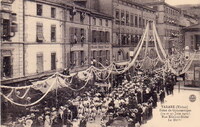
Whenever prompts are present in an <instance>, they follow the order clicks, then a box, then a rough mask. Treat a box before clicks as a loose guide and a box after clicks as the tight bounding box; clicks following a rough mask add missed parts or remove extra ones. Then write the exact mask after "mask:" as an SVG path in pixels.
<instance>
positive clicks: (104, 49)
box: [89, 11, 112, 66]
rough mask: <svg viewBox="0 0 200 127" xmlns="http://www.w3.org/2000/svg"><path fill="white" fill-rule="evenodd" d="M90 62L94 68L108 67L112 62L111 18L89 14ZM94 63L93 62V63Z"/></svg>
mask: <svg viewBox="0 0 200 127" xmlns="http://www.w3.org/2000/svg"><path fill="white" fill-rule="evenodd" d="M90 32H91V38H90V47H89V49H90V58H91V59H90V60H95V62H96V63H94V64H95V65H96V66H101V65H100V64H103V65H104V66H107V65H110V61H112V47H111V43H112V17H111V16H107V17H105V15H100V14H99V13H98V12H95V11H93V12H91V31H90ZM93 62H94V61H93Z"/></svg>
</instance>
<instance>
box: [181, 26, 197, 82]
mask: <svg viewBox="0 0 200 127" xmlns="http://www.w3.org/2000/svg"><path fill="white" fill-rule="evenodd" d="M183 34H184V46H185V47H186V48H185V53H186V54H187V55H188V56H189V55H190V52H194V51H195V52H196V55H195V57H194V61H193V62H192V65H191V67H190V69H189V70H188V71H187V72H186V78H187V80H189V81H193V83H192V84H193V85H199V81H200V64H199V63H200V24H196V25H192V26H189V27H185V28H183Z"/></svg>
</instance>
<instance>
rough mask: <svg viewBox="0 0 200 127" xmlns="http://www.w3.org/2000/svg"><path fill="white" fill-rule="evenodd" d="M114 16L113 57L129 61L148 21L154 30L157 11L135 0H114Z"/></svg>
mask: <svg viewBox="0 0 200 127" xmlns="http://www.w3.org/2000/svg"><path fill="white" fill-rule="evenodd" d="M113 16H114V21H113V59H114V60H115V61H117V62H122V61H128V60H129V59H130V57H129V52H130V51H133V50H134V47H135V46H136V45H137V44H138V42H139V40H140V39H141V37H142V34H143V32H144V29H145V27H146V24H147V23H148V22H149V23H150V24H151V25H150V26H151V29H150V30H152V22H153V21H155V17H156V15H155V11H154V10H153V9H151V8H149V7H146V6H143V5H141V4H138V3H135V2H133V1H126V0H114V1H113ZM150 36H152V33H150Z"/></svg>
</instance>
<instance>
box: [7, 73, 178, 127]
mask: <svg viewBox="0 0 200 127" xmlns="http://www.w3.org/2000/svg"><path fill="white" fill-rule="evenodd" d="M173 79H174V78H173V77H172V76H168V77H167V78H166V80H165V82H163V79H162V78H158V77H156V76H153V77H147V78H146V79H145V78H144V77H143V76H139V77H137V78H136V79H132V78H130V77H129V78H128V76H123V77H121V80H120V82H116V84H117V85H113V87H112V88H111V90H110V91H108V90H107V89H104V88H102V89H100V90H98V89H95V90H94V89H93V90H90V91H86V92H84V93H83V94H82V96H76V97H74V98H73V97H72V99H70V100H66V103H65V104H64V103H63V104H62V105H59V106H58V107H45V108H43V109H39V112H38V113H30V114H28V115H26V116H23V117H19V118H16V121H15V122H12V124H10V126H12V127H74V126H75V123H78V124H76V125H77V126H79V127H87V123H88V122H96V119H97V118H100V119H101V121H100V123H98V124H100V126H101V127H107V126H112V123H113V122H114V121H115V120H116V119H120V118H123V119H124V118H125V119H126V120H127V122H128V126H130V127H139V126H140V125H141V124H145V123H146V122H147V121H148V120H150V119H151V118H152V116H153V109H154V108H156V107H157V102H158V101H160V102H161V103H164V99H165V91H166V92H167V95H169V94H173V86H174V85H175V80H173ZM116 81H118V80H116ZM75 127H76V126H75Z"/></svg>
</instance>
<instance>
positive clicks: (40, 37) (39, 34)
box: [36, 23, 44, 42]
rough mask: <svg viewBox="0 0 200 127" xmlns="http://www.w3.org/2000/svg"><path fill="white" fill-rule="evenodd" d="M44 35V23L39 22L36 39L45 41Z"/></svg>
mask: <svg viewBox="0 0 200 127" xmlns="http://www.w3.org/2000/svg"><path fill="white" fill-rule="evenodd" d="M43 40H44V36H43V24H42V23H37V26H36V41H37V42H43Z"/></svg>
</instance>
